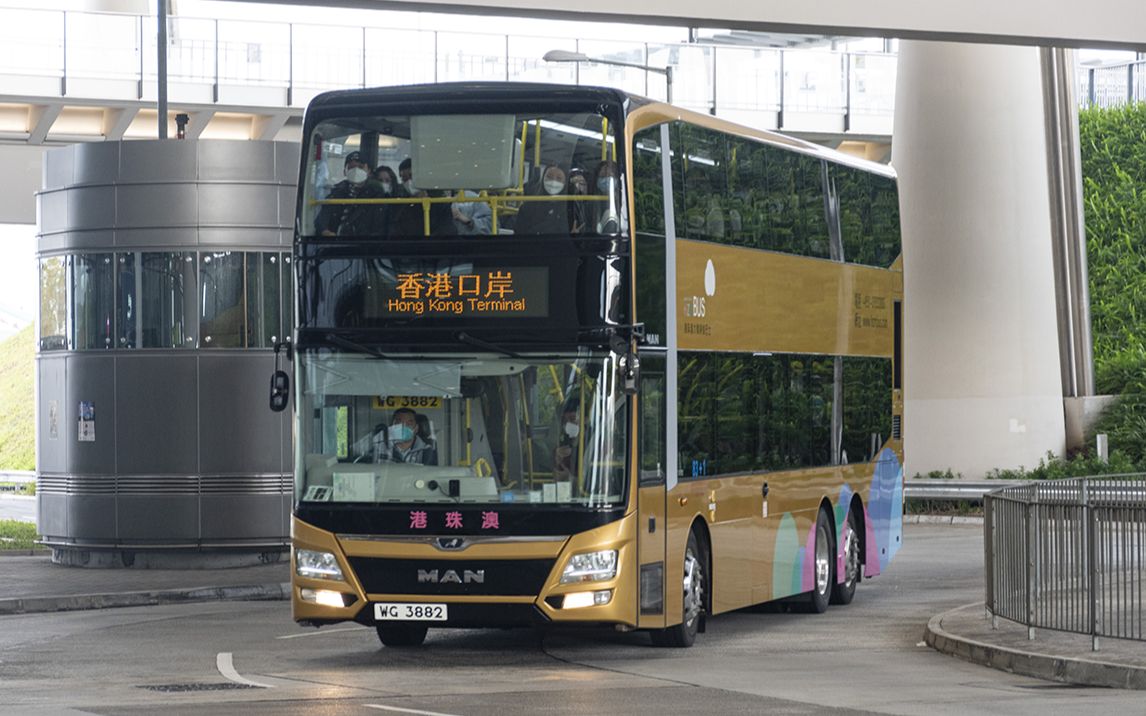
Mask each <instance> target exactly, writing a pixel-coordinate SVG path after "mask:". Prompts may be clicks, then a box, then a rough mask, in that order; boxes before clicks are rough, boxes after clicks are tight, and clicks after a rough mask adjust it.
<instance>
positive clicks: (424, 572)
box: [418, 569, 485, 584]
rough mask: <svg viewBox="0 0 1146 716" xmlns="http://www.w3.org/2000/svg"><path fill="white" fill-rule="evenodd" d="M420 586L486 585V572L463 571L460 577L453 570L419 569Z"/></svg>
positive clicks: (477, 570)
mask: <svg viewBox="0 0 1146 716" xmlns="http://www.w3.org/2000/svg"><path fill="white" fill-rule="evenodd" d="M418 584H485V570H484V569H463V570H462V573H461V575H460V576H459V575H458V573H457V571H456V570H453V569H446V570H438V569H419V570H418Z"/></svg>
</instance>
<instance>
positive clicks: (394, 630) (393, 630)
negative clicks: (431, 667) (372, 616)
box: [376, 624, 429, 647]
mask: <svg viewBox="0 0 1146 716" xmlns="http://www.w3.org/2000/svg"><path fill="white" fill-rule="evenodd" d="M376 628H377V630H378V640H379V641H381V642H382V644H383V645H384V646H391V647H393V646H397V647H403V646H421V645H422V642H424V641H425V640H426V632H427V631H429V627H425V626H421V625H420V624H379V625H378V626H377V627H376Z"/></svg>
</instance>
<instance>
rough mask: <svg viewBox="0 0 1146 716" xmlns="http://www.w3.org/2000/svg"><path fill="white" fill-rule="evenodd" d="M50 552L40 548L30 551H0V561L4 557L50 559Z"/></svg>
mask: <svg viewBox="0 0 1146 716" xmlns="http://www.w3.org/2000/svg"><path fill="white" fill-rule="evenodd" d="M51 556H52V550H50V549H44V548H42V547H33V548H31V549H0V559H4V558H5V557H51Z"/></svg>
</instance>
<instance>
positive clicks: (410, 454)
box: [373, 408, 438, 465]
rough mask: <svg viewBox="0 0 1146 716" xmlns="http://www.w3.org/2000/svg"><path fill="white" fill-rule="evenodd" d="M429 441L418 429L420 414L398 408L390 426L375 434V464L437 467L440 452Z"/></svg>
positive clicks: (408, 409)
mask: <svg viewBox="0 0 1146 716" xmlns="http://www.w3.org/2000/svg"><path fill="white" fill-rule="evenodd" d="M429 440H430V438H429V436H425V435H422V434H421V431H420V430H419V428H418V414H417V413H416V412H414V411H413V410H411V409H410V408H398V409H397V410H395V411H394V415H393V417H392V418H391V420H390V426H389V427H388V428H385V429H383V430H379V431H377V432H376V433H375V434H374V440H373V442H374V451H373V452H374V458H373V459H374V462H403V463H408V464H415V465H437V464H438V451H437V450H436V449H435V448H434V446H433V444H431V443H430V442H429Z"/></svg>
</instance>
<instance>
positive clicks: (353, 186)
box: [314, 152, 384, 236]
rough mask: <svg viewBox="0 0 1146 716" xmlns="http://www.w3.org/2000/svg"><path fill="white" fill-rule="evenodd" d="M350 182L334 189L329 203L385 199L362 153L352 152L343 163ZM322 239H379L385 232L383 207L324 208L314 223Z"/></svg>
mask: <svg viewBox="0 0 1146 716" xmlns="http://www.w3.org/2000/svg"><path fill="white" fill-rule="evenodd" d="M343 166H344V171H345V173H346V178H345V179H343V180H342V181H340V182H338V183H337V184H335V185H334V187H333V188H332V189H331V190H330V194H328V195H327V197H326V198H327V199H381V198H383V196H384V194H383V192H382V185H381V184H380V183H378V182H377V181H376V180H375V179H374V178H373V177H371V176H370V174H369V172H367V170H366V163H365V162H364V161H363V159H362V154H361V153H360V152H351V153H349V154H347V155H346V159H345V160H344V162H343ZM314 230H315V233H316V234H318V235H320V236H376V235H378V234H379V233H381V231H382V216H381V206H379V205H370V204H324V205H323V206H322V208H321V209H320V210H319V212H318V216H316V217H315V219H314Z"/></svg>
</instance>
